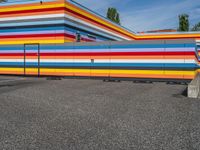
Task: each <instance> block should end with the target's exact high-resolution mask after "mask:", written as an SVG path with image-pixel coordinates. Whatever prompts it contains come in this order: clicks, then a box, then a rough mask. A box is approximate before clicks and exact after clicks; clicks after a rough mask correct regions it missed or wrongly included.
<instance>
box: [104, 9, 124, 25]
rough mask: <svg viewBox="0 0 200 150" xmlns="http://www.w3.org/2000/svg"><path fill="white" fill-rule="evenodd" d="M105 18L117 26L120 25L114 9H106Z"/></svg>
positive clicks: (118, 16) (117, 14)
mask: <svg viewBox="0 0 200 150" xmlns="http://www.w3.org/2000/svg"><path fill="white" fill-rule="evenodd" d="M107 18H108V19H110V20H111V21H113V22H115V23H117V24H121V23H120V15H119V13H118V11H117V9H116V8H108V11H107Z"/></svg>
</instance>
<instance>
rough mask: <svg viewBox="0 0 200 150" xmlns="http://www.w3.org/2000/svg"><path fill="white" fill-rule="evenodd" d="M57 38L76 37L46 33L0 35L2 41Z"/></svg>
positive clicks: (73, 36)
mask: <svg viewBox="0 0 200 150" xmlns="http://www.w3.org/2000/svg"><path fill="white" fill-rule="evenodd" d="M57 36H63V37H64V36H65V37H70V38H75V35H72V34H68V33H44V34H25V35H22V34H18V35H17V34H16V35H0V38H1V39H3V38H4V39H12V38H31V37H57Z"/></svg>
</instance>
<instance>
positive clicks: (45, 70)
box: [0, 68, 200, 76]
mask: <svg viewBox="0 0 200 150" xmlns="http://www.w3.org/2000/svg"><path fill="white" fill-rule="evenodd" d="M23 70H24V68H0V72H1V71H13V72H15V71H23ZM26 71H27V72H37V71H38V68H26ZM40 71H41V72H50V73H51V72H52V73H53V72H64V73H71V72H73V73H89V72H90V71H92V73H106V72H108V71H109V73H110V74H138V75H139V74H144V75H148V74H150V75H162V74H163V75H189V76H194V75H195V73H196V72H197V71H171V70H167V71H162V70H104V69H94V70H90V69H55V68H52V69H47V68H41V69H40ZM198 71H200V69H199V70H198Z"/></svg>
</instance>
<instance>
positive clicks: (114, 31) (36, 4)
mask: <svg viewBox="0 0 200 150" xmlns="http://www.w3.org/2000/svg"><path fill="white" fill-rule="evenodd" d="M77 32H80V34H81V35H82V36H81V37H82V38H81V40H82V41H83V42H84V41H85V42H90V41H107V40H117V41H122V40H147V39H152V40H155V39H157V40H158V39H184V38H193V39H200V34H199V33H172V34H146V35H145V34H142V35H139V34H135V33H133V32H131V31H129V30H128V29H125V28H123V27H121V26H119V25H117V24H114V23H112V22H111V21H109V20H107V19H105V18H104V17H102V16H100V15H98V14H96V13H94V12H92V11H90V10H88V9H87V8H85V7H83V6H81V5H80V4H78V3H76V2H74V1H71V0H66V1H65V0H43V2H42V3H40V0H32V1H21V2H20V1H18V2H16V3H14V2H12V3H5V4H1V5H0V44H1V45H4V44H24V43H40V44H48V43H65V42H73V41H75V36H76V33H77Z"/></svg>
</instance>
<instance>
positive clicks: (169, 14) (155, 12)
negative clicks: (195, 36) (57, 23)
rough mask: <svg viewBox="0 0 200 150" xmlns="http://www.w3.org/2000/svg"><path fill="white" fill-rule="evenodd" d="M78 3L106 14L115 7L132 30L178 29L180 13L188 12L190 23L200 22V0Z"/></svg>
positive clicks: (81, 0)
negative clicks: (110, 8) (108, 9)
mask: <svg viewBox="0 0 200 150" xmlns="http://www.w3.org/2000/svg"><path fill="white" fill-rule="evenodd" d="M75 1H77V2H78V3H81V4H83V5H84V6H86V7H88V8H90V9H92V10H93V11H95V12H98V13H99V14H101V15H104V16H105V15H106V11H107V8H108V7H115V8H117V9H118V10H119V12H120V15H121V22H122V25H123V26H124V27H127V28H129V29H131V30H132V31H135V32H138V31H147V30H154V29H168V28H170V29H171V28H172V29H176V28H177V27H178V15H179V14H181V13H187V14H189V16H190V24H191V26H193V25H194V24H195V23H197V22H200V0H75Z"/></svg>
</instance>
